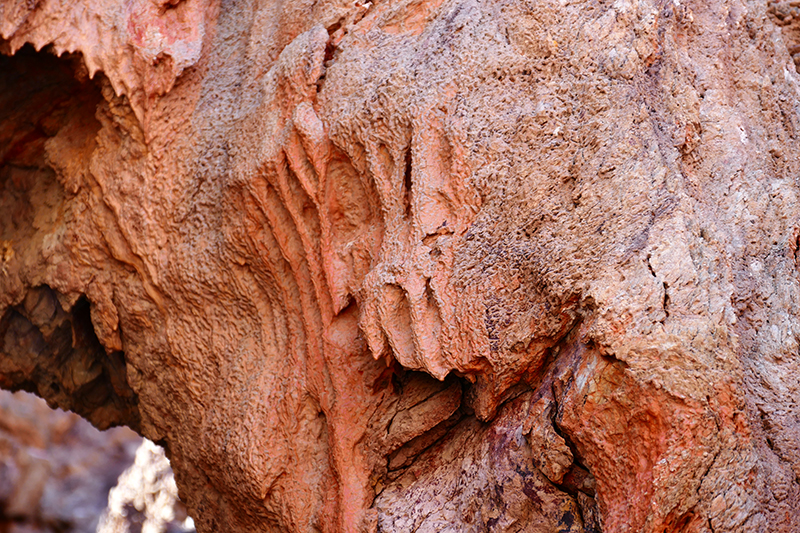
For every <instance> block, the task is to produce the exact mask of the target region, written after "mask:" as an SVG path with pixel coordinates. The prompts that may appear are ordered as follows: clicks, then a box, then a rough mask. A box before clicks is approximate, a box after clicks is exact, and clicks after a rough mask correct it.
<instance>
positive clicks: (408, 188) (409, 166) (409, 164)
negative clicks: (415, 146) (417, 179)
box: [403, 148, 413, 220]
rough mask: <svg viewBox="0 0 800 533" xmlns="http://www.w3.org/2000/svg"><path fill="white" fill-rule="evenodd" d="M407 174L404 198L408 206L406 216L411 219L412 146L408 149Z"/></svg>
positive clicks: (405, 175)
mask: <svg viewBox="0 0 800 533" xmlns="http://www.w3.org/2000/svg"><path fill="white" fill-rule="evenodd" d="M405 165H406V166H405V174H404V181H403V186H404V191H403V194H404V196H403V198H404V199H405V206H406V218H407V219H408V220H411V206H412V203H411V202H412V200H413V199H412V196H411V194H412V188H411V185H412V180H411V170H412V160H411V148H409V149H408V150H407V151H406V161H405Z"/></svg>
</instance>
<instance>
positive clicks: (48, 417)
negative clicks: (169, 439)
mask: <svg viewBox="0 0 800 533" xmlns="http://www.w3.org/2000/svg"><path fill="white" fill-rule="evenodd" d="M193 530H194V529H193V525H192V523H191V519H189V518H188V517H187V515H186V511H185V508H184V507H183V505H182V503H181V502H180V500H179V498H178V494H177V488H176V486H175V481H174V477H173V474H172V470H171V468H170V465H169V461H168V460H167V459H166V457H165V456H164V451H163V450H162V449H161V448H159V447H158V446H156V445H154V444H153V443H152V442H150V441H147V440H146V439H143V438H142V437H140V436H139V435H137V434H136V433H134V432H133V431H131V430H129V429H127V428H114V429H110V430H107V431H104V432H100V431H98V430H97V429H96V428H94V427H92V426H91V424H89V423H88V422H87V421H86V420H83V419H81V418H80V417H79V416H77V415H75V414H73V413H65V412H64V411H61V410H53V409H50V408H49V407H48V406H47V404H46V403H45V402H44V401H43V400H41V399H40V398H36V397H35V396H33V395H31V394H27V393H24V392H17V393H14V394H12V393H10V392H8V391H0V531H3V532H4V533H56V532H59V533H65V532H66V533H95V532H100V533H134V532H143V533H187V532H189V531H193Z"/></svg>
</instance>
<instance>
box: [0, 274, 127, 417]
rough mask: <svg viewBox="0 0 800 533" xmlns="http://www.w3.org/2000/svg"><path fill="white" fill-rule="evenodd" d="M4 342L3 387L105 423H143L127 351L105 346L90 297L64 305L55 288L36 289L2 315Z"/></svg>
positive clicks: (0, 348) (0, 353) (0, 350)
mask: <svg viewBox="0 0 800 533" xmlns="http://www.w3.org/2000/svg"><path fill="white" fill-rule="evenodd" d="M0 343H1V344H0V387H2V388H5V389H9V390H12V391H16V390H25V391H27V392H32V393H34V394H37V395H39V396H41V397H42V398H44V399H45V400H47V403H48V404H49V405H50V406H51V407H58V408H61V409H64V410H69V411H73V412H75V413H77V414H79V415H81V416H83V417H84V418H86V419H88V420H89V421H90V422H92V423H93V424H94V425H95V426H97V427H98V428H100V429H106V428H109V427H112V426H119V425H127V426H129V427H131V428H132V429H134V430H138V429H139V425H140V415H139V409H138V397H137V396H136V394H135V393H134V392H133V391H132V390H131V388H130V386H129V385H128V382H127V368H126V363H125V354H124V353H123V352H121V351H111V352H110V353H107V352H106V349H105V348H104V347H103V345H102V344H101V343H100V340H99V339H98V337H97V334H96V333H95V331H94V327H93V324H92V319H91V304H90V303H89V301H88V300H87V299H86V297H84V296H82V297H81V298H79V299H78V301H77V302H76V303H75V304H74V305H73V306H72V308H71V309H70V310H69V311H64V310H63V309H62V308H61V305H60V303H59V302H58V298H57V295H56V293H55V291H53V290H52V289H50V288H49V287H47V286H41V287H37V288H35V289H31V291H29V294H28V296H27V297H26V298H25V300H24V302H23V303H22V304H20V305H18V306H16V307H13V308H10V309H8V310H7V311H6V313H5V314H4V316H3V317H2V320H0Z"/></svg>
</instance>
